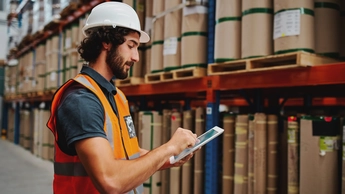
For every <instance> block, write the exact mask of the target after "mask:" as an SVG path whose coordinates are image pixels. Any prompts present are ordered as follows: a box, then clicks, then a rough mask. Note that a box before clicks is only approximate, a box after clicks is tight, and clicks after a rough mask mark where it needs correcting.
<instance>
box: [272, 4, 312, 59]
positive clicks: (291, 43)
mask: <svg viewBox="0 0 345 194" xmlns="http://www.w3.org/2000/svg"><path fill="white" fill-rule="evenodd" d="M274 13H275V14H274V32H273V38H274V52H275V54H280V53H288V52H295V51H307V52H314V51H315V33H314V0H303V1H285V0H274Z"/></svg>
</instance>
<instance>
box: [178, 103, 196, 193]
mask: <svg viewBox="0 0 345 194" xmlns="http://www.w3.org/2000/svg"><path fill="white" fill-rule="evenodd" d="M194 120H195V110H193V109H192V110H186V111H184V112H183V122H182V123H183V128H185V129H189V130H191V131H193V132H194V131H195V128H194ZM181 174H182V179H181V183H182V184H181V194H191V193H193V159H191V160H189V161H188V162H186V163H185V164H184V165H183V166H182V172H181Z"/></svg>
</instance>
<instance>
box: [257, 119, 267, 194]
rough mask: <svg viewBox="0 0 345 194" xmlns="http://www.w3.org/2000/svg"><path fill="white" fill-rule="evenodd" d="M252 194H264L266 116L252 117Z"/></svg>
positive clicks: (265, 175)
mask: <svg viewBox="0 0 345 194" xmlns="http://www.w3.org/2000/svg"><path fill="white" fill-rule="evenodd" d="M254 122H255V129H254V193H255V194H266V184H267V116H266V115H265V114H264V113H255V115H254Z"/></svg>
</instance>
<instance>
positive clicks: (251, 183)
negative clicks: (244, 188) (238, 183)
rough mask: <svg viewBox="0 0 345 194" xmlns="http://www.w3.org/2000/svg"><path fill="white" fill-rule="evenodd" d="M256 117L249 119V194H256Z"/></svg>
mask: <svg viewBox="0 0 345 194" xmlns="http://www.w3.org/2000/svg"><path fill="white" fill-rule="evenodd" d="M254 128H255V123H254V115H249V117H248V194H254V130H255V129H254Z"/></svg>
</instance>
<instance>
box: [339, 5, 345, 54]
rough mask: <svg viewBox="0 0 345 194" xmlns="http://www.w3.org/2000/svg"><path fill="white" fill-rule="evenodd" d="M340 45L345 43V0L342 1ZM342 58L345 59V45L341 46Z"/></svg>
mask: <svg viewBox="0 0 345 194" xmlns="http://www.w3.org/2000/svg"><path fill="white" fill-rule="evenodd" d="M339 25H340V34H341V36H340V45H345V36H342V35H343V34H345V1H340V24H339ZM340 58H341V59H343V60H345V47H344V46H341V47H340Z"/></svg>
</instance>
